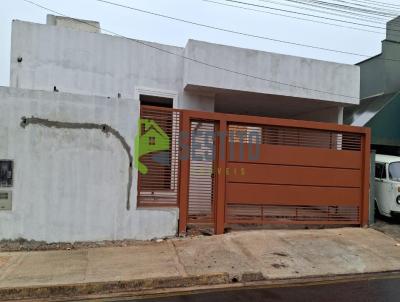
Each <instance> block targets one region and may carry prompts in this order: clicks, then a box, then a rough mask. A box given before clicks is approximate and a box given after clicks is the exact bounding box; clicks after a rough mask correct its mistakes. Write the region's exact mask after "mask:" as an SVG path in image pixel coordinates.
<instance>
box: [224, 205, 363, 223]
mask: <svg viewBox="0 0 400 302" xmlns="http://www.w3.org/2000/svg"><path fill="white" fill-rule="evenodd" d="M359 220H360V207H358V206H329V205H316V206H290V205H289V206H288V205H278V206H277V205H236V204H228V205H227V207H226V222H227V223H230V224H232V223H251V224H254V223H260V224H279V223H280V224H304V223H307V224H321V223H323V224H348V225H354V224H359Z"/></svg>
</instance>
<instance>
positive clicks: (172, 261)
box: [0, 228, 400, 299]
mask: <svg viewBox="0 0 400 302" xmlns="http://www.w3.org/2000/svg"><path fill="white" fill-rule="evenodd" d="M385 271H400V244H399V243H398V242H397V241H395V240H394V239H392V238H390V237H388V236H386V235H385V234H383V233H380V232H378V231H375V230H373V229H361V228H342V229H323V230H257V231H242V232H235V233H230V234H225V235H220V236H211V237H195V238H185V239H178V238H176V239H171V240H167V241H162V242H159V243H158V242H145V243H139V244H137V245H135V246H129V247H107V248H92V249H82V250H70V251H44V252H12V253H0V299H1V298H3V299H11V298H21V297H37V298H43V297H44V298H45V297H47V296H50V295H51V296H52V297H55V296H60V297H61V296H85V295H90V294H93V293H96V294H105V293H113V292H123V291H140V290H149V289H163V288H183V287H192V286H210V285H216V284H229V283H234V282H252V281H262V280H268V281H269V282H271V281H273V280H282V279H293V278H307V277H331V276H335V275H347V274H360V273H374V272H385Z"/></svg>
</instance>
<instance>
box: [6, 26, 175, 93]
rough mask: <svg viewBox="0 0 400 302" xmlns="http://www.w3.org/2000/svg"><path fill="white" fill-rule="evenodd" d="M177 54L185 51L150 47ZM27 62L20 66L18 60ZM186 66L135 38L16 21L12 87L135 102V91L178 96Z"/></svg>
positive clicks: (12, 59)
mask: <svg viewBox="0 0 400 302" xmlns="http://www.w3.org/2000/svg"><path fill="white" fill-rule="evenodd" d="M145 43H146V44H148V45H151V46H154V47H158V48H162V49H164V50H167V51H170V52H172V53H177V54H182V52H183V49H182V48H179V47H173V46H168V45H161V44H156V43H151V42H145ZM18 57H22V59H23V60H22V62H21V63H18V61H17V58H18ZM182 68H183V61H182V59H181V58H180V57H176V56H173V55H170V54H167V53H164V52H161V51H159V50H157V49H153V48H150V47H146V46H143V45H141V44H139V43H136V42H134V41H133V40H130V39H124V38H119V37H115V36H111V35H105V34H96V33H89V32H86V31H79V30H74V29H70V28H66V27H62V26H49V25H42V24H35V23H29V22H23V21H13V26H12V45H11V78H10V86H11V87H19V88H25V89H38V90H47V91H49V90H50V91H52V90H53V87H54V86H56V87H57V89H58V90H59V91H60V92H70V93H78V94H87V95H99V96H105V97H116V96H117V94H118V93H121V95H122V97H123V98H133V97H134V95H135V88H136V87H150V88H157V89H164V90H169V91H176V92H179V91H181V90H182Z"/></svg>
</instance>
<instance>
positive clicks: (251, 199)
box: [226, 183, 361, 205]
mask: <svg viewBox="0 0 400 302" xmlns="http://www.w3.org/2000/svg"><path fill="white" fill-rule="evenodd" d="M360 201H361V190H360V189H359V188H338V187H315V186H292V185H266V184H242V183H227V184H226V202H227V203H228V204H232V203H237V204H265V205H267V204H269V205H320V204H321V203H322V204H326V205H359V204H360Z"/></svg>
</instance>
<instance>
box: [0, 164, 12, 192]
mask: <svg viewBox="0 0 400 302" xmlns="http://www.w3.org/2000/svg"><path fill="white" fill-rule="evenodd" d="M12 185H13V162H12V161H11V160H0V188H4V187H6V188H7V187H12Z"/></svg>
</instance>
